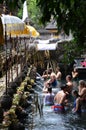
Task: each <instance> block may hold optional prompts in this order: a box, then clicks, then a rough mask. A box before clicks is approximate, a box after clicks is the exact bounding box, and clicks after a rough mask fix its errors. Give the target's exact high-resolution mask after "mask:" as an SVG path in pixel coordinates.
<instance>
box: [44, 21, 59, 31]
mask: <svg viewBox="0 0 86 130" xmlns="http://www.w3.org/2000/svg"><path fill="white" fill-rule="evenodd" d="M45 29H46V30H57V23H56V21H55V20H52V21H51V22H50V23H49V24H48V25H47V26H46V27H45Z"/></svg>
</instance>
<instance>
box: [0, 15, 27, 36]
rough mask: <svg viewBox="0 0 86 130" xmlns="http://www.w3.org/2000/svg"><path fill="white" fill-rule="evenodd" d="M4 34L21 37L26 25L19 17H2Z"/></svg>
mask: <svg viewBox="0 0 86 130" xmlns="http://www.w3.org/2000/svg"><path fill="white" fill-rule="evenodd" d="M1 20H2V24H3V30H4V34H5V31H6V34H7V35H9V34H15V35H20V34H22V33H23V30H24V28H25V23H24V22H23V21H22V20H21V19H20V18H18V17H16V16H12V15H4V14H2V16H1Z"/></svg>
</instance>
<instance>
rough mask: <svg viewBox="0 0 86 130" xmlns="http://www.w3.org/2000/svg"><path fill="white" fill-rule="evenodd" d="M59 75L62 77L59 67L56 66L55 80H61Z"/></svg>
mask: <svg viewBox="0 0 86 130" xmlns="http://www.w3.org/2000/svg"><path fill="white" fill-rule="evenodd" d="M61 77H62V73H61V71H60V68H59V67H57V68H56V78H57V80H58V81H59V80H61Z"/></svg>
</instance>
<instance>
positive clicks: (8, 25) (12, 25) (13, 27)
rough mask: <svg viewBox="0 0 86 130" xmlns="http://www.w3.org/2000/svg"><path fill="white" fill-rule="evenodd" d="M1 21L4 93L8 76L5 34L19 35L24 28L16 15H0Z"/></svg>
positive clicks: (23, 24)
mask: <svg viewBox="0 0 86 130" xmlns="http://www.w3.org/2000/svg"><path fill="white" fill-rule="evenodd" d="M1 21H2V25H3V32H4V33H3V34H4V36H5V37H4V39H5V40H4V41H5V45H6V94H7V85H8V78H7V69H8V66H7V35H11V34H15V35H17V36H18V35H20V36H21V34H22V33H23V31H24V29H25V23H24V22H23V21H22V20H21V19H20V18H18V17H16V16H11V15H4V14H2V16H1Z"/></svg>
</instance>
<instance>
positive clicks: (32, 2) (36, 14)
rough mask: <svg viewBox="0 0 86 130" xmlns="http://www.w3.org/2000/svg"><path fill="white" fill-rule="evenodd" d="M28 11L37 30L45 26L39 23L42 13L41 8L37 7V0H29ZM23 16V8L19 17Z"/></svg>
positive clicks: (30, 20)
mask: <svg viewBox="0 0 86 130" xmlns="http://www.w3.org/2000/svg"><path fill="white" fill-rule="evenodd" d="M21 7H22V6H21ZM27 9H28V19H29V22H30V24H32V25H34V26H35V27H36V28H39V27H40V26H42V25H43V24H42V25H41V23H40V21H39V19H40V16H41V12H40V9H39V7H37V5H36V0H27ZM22 14H23V7H22V8H20V9H19V11H18V16H19V17H21V18H22Z"/></svg>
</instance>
